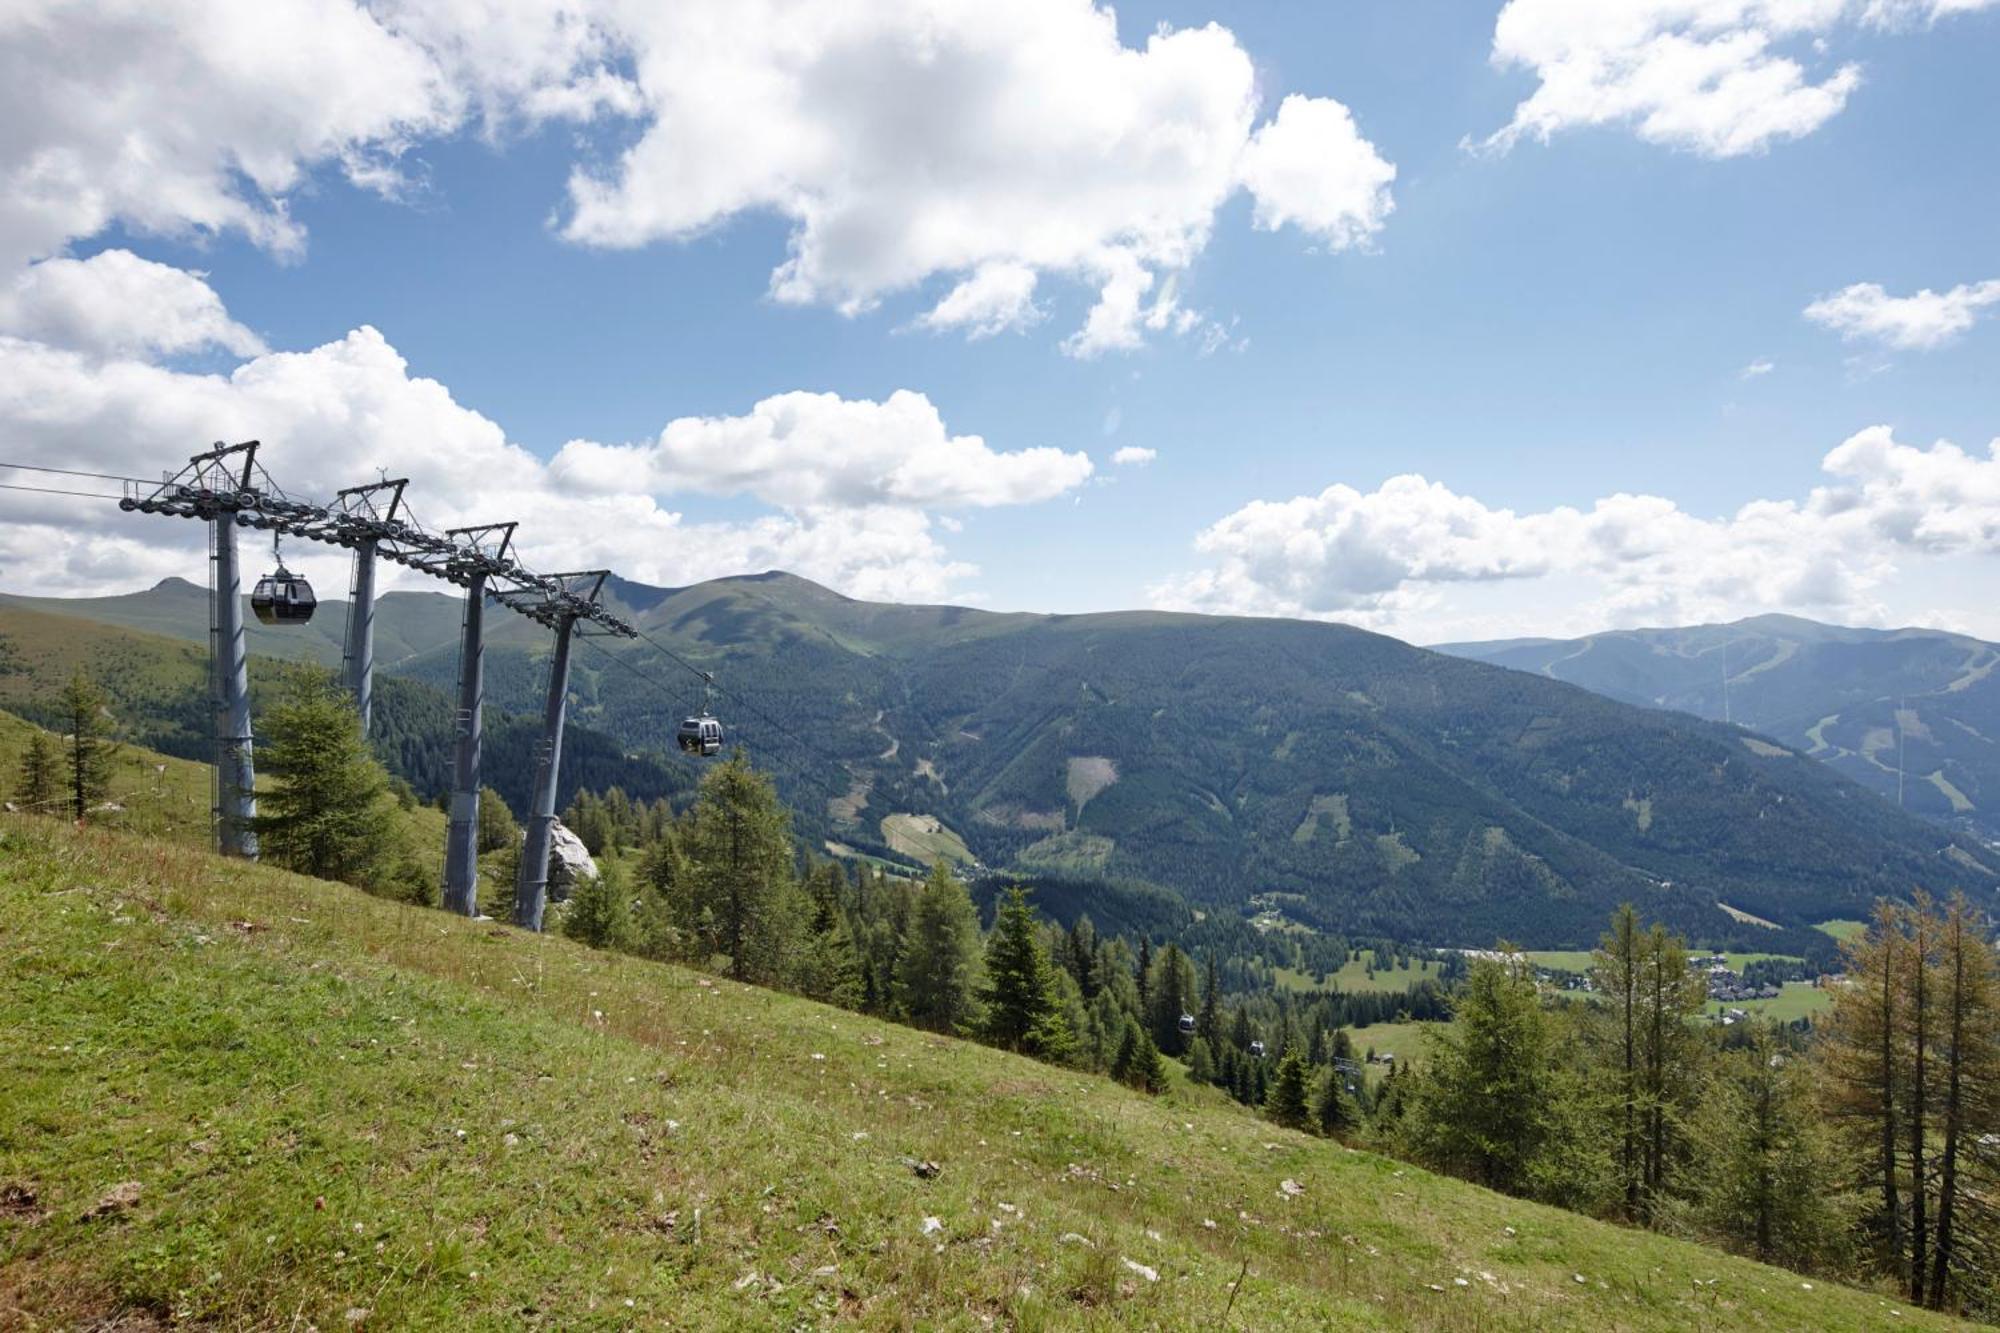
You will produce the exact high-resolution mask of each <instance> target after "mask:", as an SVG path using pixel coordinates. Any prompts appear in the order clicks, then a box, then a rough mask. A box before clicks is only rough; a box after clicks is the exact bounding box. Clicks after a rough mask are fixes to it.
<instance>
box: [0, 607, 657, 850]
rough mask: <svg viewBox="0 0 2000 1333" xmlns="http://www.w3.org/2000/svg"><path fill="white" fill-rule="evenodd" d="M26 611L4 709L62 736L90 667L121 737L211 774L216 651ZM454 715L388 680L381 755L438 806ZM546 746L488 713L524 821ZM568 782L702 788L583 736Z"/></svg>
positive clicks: (567, 767) (260, 699)
mask: <svg viewBox="0 0 2000 1333" xmlns="http://www.w3.org/2000/svg"><path fill="white" fill-rule="evenodd" d="M203 596H204V597H205V594H203ZM21 600H25V599H19V600H17V599H0V708H4V709H7V710H8V711H10V712H14V713H18V714H19V715H21V716H22V717H25V718H27V719H29V720H30V721H33V722H37V723H40V724H43V725H53V724H54V723H55V721H56V717H55V708H56V692H57V689H58V688H59V687H60V685H61V684H62V682H63V681H65V680H67V679H68V678H69V675H70V673H71V672H72V671H74V670H76V669H77V668H79V667H82V668H84V669H86V670H87V671H89V673H90V674H91V675H92V676H93V677H94V678H95V679H96V680H97V682H98V683H99V684H100V685H102V686H103V687H104V690H105V693H106V694H108V695H109V696H110V699H111V710H112V714H113V717H114V718H115V720H116V723H117V728H118V734H119V735H120V736H121V737H123V738H124V739H127V740H130V741H133V742H135V743H137V744H140V745H143V746H146V747H147V748H149V749H153V750H158V751H160V752H161V753H163V754H168V755H173V756H175V757H177V758H181V759H194V760H199V761H201V762H203V763H207V762H209V761H210V760H211V759H212V758H213V750H212V745H211V742H210V741H209V718H208V706H207V703H206V699H207V693H206V682H207V672H208V657H207V650H206V649H205V648H204V647H201V646H199V645H197V644H194V643H190V642H186V641H185V640H184V639H183V638H167V637H165V636H163V635H160V634H152V633H147V632H144V631H141V630H136V629H130V628H125V627H122V626H119V625H115V624H106V623H102V622H97V621H92V620H86V619H82V618H80V617H77V616H66V615H56V614H51V613H48V612H44V611H40V610H30V609H27V607H25V606H24V605H22V604H20V603H21ZM54 604H56V605H60V603H54ZM196 613H197V614H199V615H201V616H202V617H203V618H204V622H205V619H206V615H207V612H206V610H205V608H204V607H202V606H201V605H200V604H199V603H198V604H197V611H196ZM319 623H320V622H319V621H318V620H315V621H313V624H315V625H318V624H319ZM275 633H277V631H266V634H267V635H269V634H275ZM336 636H337V631H336ZM335 660H336V662H337V661H338V650H337V649H336V653H335ZM285 669H286V663H284V662H282V661H279V660H275V659H273V658H268V657H260V656H253V657H252V658H251V659H250V690H251V697H252V702H253V706H254V707H256V708H258V709H261V708H262V707H263V705H264V704H265V702H267V701H268V699H269V697H270V694H271V691H272V690H273V688H274V687H275V686H276V685H277V683H278V680H279V677H280V675H281V674H282V672H283V671H284V670H285ZM452 713H453V707H452V703H451V700H450V699H449V698H448V697H447V696H446V695H444V694H442V693H440V692H439V691H438V690H436V689H434V688H433V687H431V686H430V685H427V684H425V683H424V682H422V681H420V680H413V679H408V678H405V677H399V676H395V675H386V674H385V675H379V676H378V677H377V679H376V691H375V708H374V714H375V716H374V729H373V733H372V734H373V736H374V740H375V749H376V752H377V754H379V755H380V756H381V758H382V761H383V763H384V764H385V765H387V767H388V769H389V771H390V772H391V773H394V774H396V775H397V776H398V777H401V778H403V779H404V780H405V781H407V782H408V783H409V784H410V785H411V786H412V787H413V788H415V789H416V791H417V793H418V794H419V795H420V796H422V797H424V798H425V799H426V800H428V799H431V798H433V797H435V796H436V795H438V794H439V793H441V792H443V791H445V790H446V789H447V788H448V787H449V786H450V785H451V761H452V734H453V732H452ZM540 740H541V718H540V717H539V716H538V715H537V716H526V715H522V714H519V713H513V712H508V711H505V710H502V709H497V708H495V709H489V710H488V712H487V714H486V726H485V740H484V747H485V766H484V773H485V779H486V783H487V785H489V786H491V787H492V788H493V789H494V790H496V791H498V792H499V793H500V794H501V795H502V796H504V797H506V799H507V804H508V805H509V806H511V807H512V808H513V809H515V810H525V809H526V808H527V804H528V798H529V791H530V788H531V787H532V785H533V782H534V755H535V747H536V745H537V744H539V742H540ZM562 777H563V781H562V786H561V791H560V793H559V797H560V801H561V802H562V803H567V802H568V801H569V799H570V798H571V797H572V796H573V795H574V794H575V793H576V791H577V790H578V789H579V788H583V787H590V788H593V789H596V790H599V791H602V790H605V789H607V788H610V787H614V786H622V787H624V788H625V789H626V790H628V791H646V792H649V793H654V794H659V795H669V796H680V795H684V794H685V793H686V792H688V791H690V790H692V788H693V785H694V775H693V773H692V771H691V770H690V768H689V766H687V765H685V764H677V763H675V762H673V761H670V760H663V759H661V758H659V757H656V756H652V755H641V754H628V753H627V752H626V750H625V749H624V747H623V746H621V745H620V744H619V743H618V742H617V741H616V740H614V739H613V738H612V737H610V736H607V735H605V734H603V733H602V732H599V731H595V730H593V729H592V728H590V727H574V728H571V729H570V731H569V734H568V735H567V736H566V738H565V747H564V768H563V774H562Z"/></svg>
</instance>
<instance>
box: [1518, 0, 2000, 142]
mask: <svg viewBox="0 0 2000 1333" xmlns="http://www.w3.org/2000/svg"><path fill="white" fill-rule="evenodd" d="M1995 3H2000V0H1867V2H1866V3H1862V2H1861V0H1618V3H1615V4H1607V3H1602V0H1508V3H1507V5H1506V7H1505V8H1504V9H1502V10H1501V11H1500V17H1499V19H1498V20H1497V22H1496V23H1495V25H1494V30H1493V62H1494V64H1496V65H1498V66H1500V67H1502V68H1505V69H1527V70H1531V71H1533V73H1534V74H1535V77H1536V79H1537V80H1538V86H1537V87H1536V89H1535V91H1534V92H1533V93H1532V94H1531V95H1530V96H1529V97H1528V99H1527V100H1526V101H1524V102H1522V103H1521V104H1520V105H1518V106H1517V107H1515V108H1514V117H1513V119H1512V120H1511V121H1509V122H1508V124H1507V125H1506V126H1504V127H1503V128H1502V129H1501V130H1499V132H1497V133H1496V134H1494V135H1493V136H1491V137H1490V138H1489V139H1487V141H1486V143H1487V146H1489V147H1495V148H1502V149H1504V148H1507V147H1510V146H1512V145H1513V144H1514V143H1515V142H1516V141H1517V140H1519V139H1521V138H1523V137H1532V138H1536V139H1540V140H1543V141H1546V140H1547V139H1548V138H1549V137H1550V136H1551V135H1552V134H1555V133H1557V132H1558V131H1561V130H1567V129H1573V128H1577V127H1580V126H1588V125H1609V124H1616V125H1630V126H1632V127H1633V128H1634V129H1635V130H1636V132H1637V133H1638V135H1639V137H1640V138H1642V139H1644V140H1646V141H1647V142H1649V143H1657V144H1664V145H1666V146H1668V147H1672V148H1680V149H1685V150H1688V151H1691V152H1695V153H1699V154H1701V155H1703V156H1705V157H1718V158H1721V157H1737V156H1740V155H1742V154H1745V153H1756V152H1761V151H1763V150H1764V149H1766V148H1769V147H1770V146H1771V145H1772V144H1774V143H1777V142H1780V141H1783V140H1786V139H1796V138H1800V137H1802V136H1804V135H1807V134H1811V133H1812V132H1813V131H1814V130H1816V129H1818V128H1819V127H1820V126H1821V125H1824V124H1825V123H1826V122H1827V121H1828V120H1830V119H1832V118H1833V117H1834V116H1836V115H1838V114H1839V113H1840V111H1841V109H1842V108H1843V107H1845V106H1846V105H1847V99H1848V98H1849V97H1850V96H1851V95H1852V94H1853V93H1854V90H1855V89H1856V88H1858V87H1859V86H1860V84H1861V68H1860V66H1858V65H1856V64H1852V63H1847V64H1840V65H1827V64H1825V63H1823V62H1821V63H1819V64H1817V65H1814V64H1813V63H1812V62H1813V61H1814V57H1815V53H1816V52H1817V51H1819V50H1822V49H1823V47H1821V46H1819V45H1817V43H1818V42H1819V40H1820V39H1821V38H1822V36H1823V34H1826V33H1829V32H1831V31H1832V30H1834V29H1835V28H1837V27H1839V26H1841V25H1842V24H1846V23H1853V22H1863V23H1867V24H1871V25H1873V26H1875V27H1879V28H1894V27H1907V26H1910V25H1911V24H1912V23H1917V22H1929V21H1935V20H1937V19H1941V18H1945V17H1948V16H1950V15H1952V14H1960V13H1969V12H1971V11H1973V10H1976V9H1985V8H1989V7H1990V6H1992V5H1993V4H1995Z"/></svg>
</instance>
